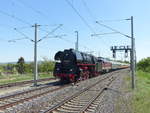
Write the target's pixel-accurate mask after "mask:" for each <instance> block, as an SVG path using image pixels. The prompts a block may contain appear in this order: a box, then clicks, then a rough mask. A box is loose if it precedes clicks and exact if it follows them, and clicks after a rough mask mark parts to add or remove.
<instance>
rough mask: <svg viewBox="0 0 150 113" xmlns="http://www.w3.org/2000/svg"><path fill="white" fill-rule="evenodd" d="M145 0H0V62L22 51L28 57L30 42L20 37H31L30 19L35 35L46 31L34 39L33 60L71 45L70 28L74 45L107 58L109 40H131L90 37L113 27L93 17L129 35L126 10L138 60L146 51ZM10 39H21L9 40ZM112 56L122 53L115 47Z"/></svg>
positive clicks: (30, 58) (119, 42)
mask: <svg viewBox="0 0 150 113" xmlns="http://www.w3.org/2000/svg"><path fill="white" fill-rule="evenodd" d="M67 1H69V3H68V2H67ZM149 5H150V1H149V0H1V4H0V20H1V21H0V52H1V55H0V62H16V61H17V60H18V58H19V57H21V56H22V57H24V59H25V61H33V58H34V43H33V42H32V41H30V40H29V39H23V38H25V37H28V38H30V39H32V40H34V27H33V25H34V24H35V23H37V24H38V25H40V26H39V27H38V39H42V38H43V37H44V36H47V34H49V35H48V36H47V37H48V38H45V39H43V40H42V41H40V42H39V43H38V60H42V59H43V58H45V57H46V58H48V59H51V60H54V58H53V57H54V55H55V53H56V52H57V51H60V50H61V51H63V50H64V49H69V48H74V47H75V41H76V33H75V31H78V32H79V51H84V52H91V53H93V54H94V55H95V56H102V57H107V58H112V52H111V51H110V47H111V46H114V45H116V46H122V45H130V43H131V40H130V39H129V38H127V37H125V36H122V35H120V34H107V35H99V36H94V37H91V35H92V34H103V33H111V32H112V31H111V30H110V29H107V28H105V27H103V26H100V25H99V24H97V23H96V21H99V22H100V23H102V24H105V25H107V26H110V27H112V28H114V29H117V30H118V31H120V32H122V33H124V34H127V35H129V36H130V35H131V24H130V21H129V20H128V21H127V20H125V19H128V18H130V17H131V16H133V17H134V38H135V41H136V42H135V45H136V52H137V60H138V61H139V60H141V59H142V58H146V57H149V56H150V52H149V50H150V44H149V42H150V38H149V36H150V34H149V26H150V22H149V20H150V15H149V14H148V13H149V11H150V7H149ZM60 24H62V26H61V27H59V26H60ZM15 28H16V30H15ZM56 28H58V29H57V30H55V29H56ZM53 30H55V32H53V33H50V32H51V31H53ZM56 36H61V38H56ZM15 39H22V40H16V41H11V42H10V40H15ZM116 59H120V60H125V58H124V53H120V52H118V53H117V58H116ZM127 59H129V58H127Z"/></svg>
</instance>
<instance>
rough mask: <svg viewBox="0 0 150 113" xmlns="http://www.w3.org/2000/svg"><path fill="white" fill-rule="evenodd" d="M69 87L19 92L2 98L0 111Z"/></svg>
mask: <svg viewBox="0 0 150 113" xmlns="http://www.w3.org/2000/svg"><path fill="white" fill-rule="evenodd" d="M67 86H68V85H64V86H55V87H54V86H44V87H39V88H36V89H31V90H28V91H23V92H19V93H16V94H12V95H8V96H4V97H0V110H4V109H6V108H9V107H12V106H14V105H17V104H20V103H23V102H25V101H28V100H32V99H34V98H37V97H40V96H43V95H45V94H48V93H52V92H54V91H57V90H60V89H62V88H65V87H67ZM52 87H54V88H52ZM49 88H50V89H49Z"/></svg>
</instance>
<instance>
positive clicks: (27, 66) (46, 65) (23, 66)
mask: <svg viewBox="0 0 150 113" xmlns="http://www.w3.org/2000/svg"><path fill="white" fill-rule="evenodd" d="M54 65H55V62H53V61H50V60H48V59H47V58H43V61H40V62H39V63H38V72H39V73H50V72H52V71H53V69H54ZM33 71H34V63H33V62H25V60H24V58H23V57H20V58H19V59H18V61H17V62H16V63H14V64H12V63H8V64H1V65H0V74H16V73H18V74H26V73H33Z"/></svg>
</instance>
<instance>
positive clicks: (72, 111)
mask: <svg viewBox="0 0 150 113" xmlns="http://www.w3.org/2000/svg"><path fill="white" fill-rule="evenodd" d="M55 111H58V112H55ZM60 112H63V113H78V112H79V110H70V109H64V108H62V107H61V108H57V110H54V111H53V113H60Z"/></svg>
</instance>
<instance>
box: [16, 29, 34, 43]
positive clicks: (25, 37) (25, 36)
mask: <svg viewBox="0 0 150 113" xmlns="http://www.w3.org/2000/svg"><path fill="white" fill-rule="evenodd" d="M14 30H15V31H17V32H18V33H19V34H21V35H22V36H24V39H29V40H30V41H32V42H33V40H32V39H30V38H29V37H28V36H27V35H25V34H24V33H22V32H21V31H20V30H18V29H17V28H14ZM14 40H16V39H14ZM17 40H18V39H17Z"/></svg>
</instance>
